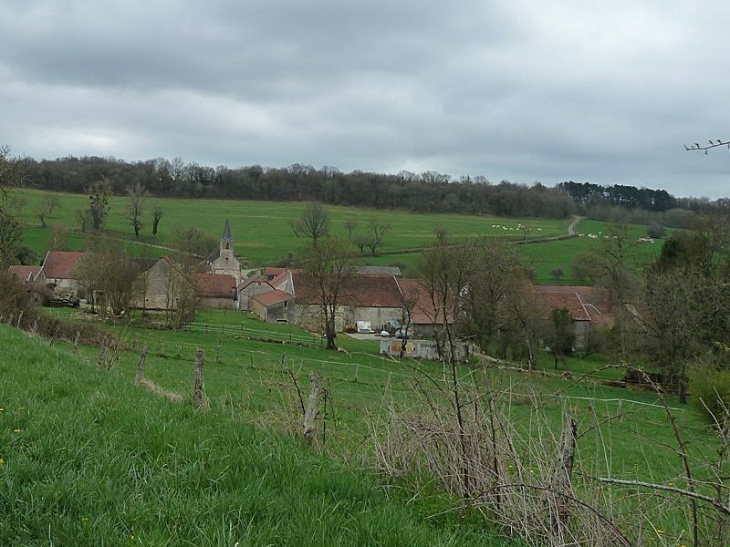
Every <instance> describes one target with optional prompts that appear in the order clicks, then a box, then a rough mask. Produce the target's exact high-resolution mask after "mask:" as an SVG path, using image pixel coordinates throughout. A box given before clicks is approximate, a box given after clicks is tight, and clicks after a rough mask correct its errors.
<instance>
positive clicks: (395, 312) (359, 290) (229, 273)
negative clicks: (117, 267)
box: [9, 219, 613, 359]
mask: <svg viewBox="0 0 730 547" xmlns="http://www.w3.org/2000/svg"><path fill="white" fill-rule="evenodd" d="M85 256H86V257H87V258H88V256H87V253H85V252H83V251H48V252H47V253H46V255H45V258H44V259H43V262H42V265H40V266H21V265H13V266H10V267H9V271H10V272H11V273H12V274H14V275H15V276H16V277H17V278H18V280H19V281H20V282H22V283H23V285H24V287H25V289H26V290H27V291H28V292H29V293H30V295H31V300H32V302H34V303H35V304H38V305H68V306H73V307H77V306H82V307H83V308H84V309H91V310H92V311H94V312H96V311H98V310H101V311H104V312H105V311H106V310H107V308H108V302H106V297H107V296H108V295H105V294H104V291H103V290H100V289H98V288H96V287H94V286H91V285H90V284H89V282H88V280H85V279H84V277H85V276H84V267H83V262H84V257H85ZM137 262H138V263H140V264H141V265H140V264H138V268H137V270H135V271H136V274H135V275H136V278H135V280H134V282H133V283H132V284H131V286H132V287H133V290H132V291H131V292H130V293H129V294H128V296H127V298H128V301H127V302H125V303H124V305H123V306H121V307H119V306H117V311H120V312H121V313H124V314H128V313H134V312H141V313H142V315H143V316H148V317H150V318H155V317H161V318H163V319H164V320H165V322H166V325H167V326H168V327H177V328H180V327H182V326H183V325H184V324H185V323H186V322H189V321H191V320H192V318H193V317H194V312H195V310H196V309H220V310H237V311H240V312H245V313H249V314H251V315H252V316H255V317H258V318H259V319H260V320H261V321H264V322H268V323H290V324H294V325H298V326H300V327H302V328H304V329H306V330H309V331H311V332H315V333H317V332H319V333H324V332H325V330H324V329H325V327H324V318H323V312H322V301H321V297H320V295H319V292H318V288H317V287H316V286H315V284H313V281H312V280H311V279H310V278H309V277H308V276H307V275H305V272H303V271H302V270H300V269H292V268H286V267H265V268H262V269H254V270H248V271H244V270H243V269H242V266H241V261H240V260H239V258H237V256H236V253H235V241H234V237H233V232H232V229H231V224H230V221H229V220H228V219H226V221H225V225H224V229H223V234H222V236H221V238H220V241H219V245H218V247H217V248H216V249H215V250H214V251H213V252H212V253H211V254H210V255H209V256H208V257H207V258H206V260H205V261H195V262H194V263H193V264H192V267H191V264H190V262H189V261H188V263H187V264H184V263H180V262H176V261H175V260H174V259H173V258H171V257H169V256H163V257H161V258H159V259H157V260H147V261H139V260H138V261H137ZM99 286H101V284H99ZM531 288H532V290H533V291H534V295H535V297H536V300H537V301H538V302H539V303H540V306H541V309H542V312H541V313H542V315H543V319H544V320H545V321H547V320H548V318H549V316H550V313H551V312H552V311H553V310H565V311H567V312H568V313H569V315H570V317H571V318H572V325H573V330H574V332H573V342H572V343H573V345H574V348H575V349H583V348H584V347H585V345H586V340H587V337H588V334H589V333H590V332H591V330H592V329H596V328H601V327H608V326H610V325H611V324H612V322H613V314H612V306H611V304H610V299H609V298H608V297H607V295H606V293H605V291H602V290H601V289H598V288H594V287H587V286H565V285H532V286H531ZM336 308H337V309H336V310H335V330H336V331H337V332H340V333H343V332H347V333H357V334H359V335H370V336H371V337H376V338H380V339H381V353H388V354H390V355H395V356H400V357H404V356H407V357H424V358H431V359H438V358H439V357H440V356H439V350H438V347H437V344H436V340H439V339H440V337H441V336H442V334H443V330H444V327H445V322H447V321H451V320H453V318H451V317H447V316H448V314H447V313H445V312H444V311H443V310H442V309H439V308H440V306H439V303H438V302H436V301H434V299H433V298H432V297H431V294H429V291H428V290H427V288H426V287H425V286H424V284H423V282H422V280H420V279H416V278H407V277H402V275H401V271H400V269H399V268H398V267H395V266H358V267H354V268H353V271H352V272H351V274H350V275H349V276H347V279H346V280H345V282H344V284H343V287H341V288H340V289H339V295H338V299H337V302H336ZM461 354H462V355H464V356H465V355H468V350H467V349H464V350H463V351H461Z"/></svg>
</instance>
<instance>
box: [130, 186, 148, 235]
mask: <svg viewBox="0 0 730 547" xmlns="http://www.w3.org/2000/svg"><path fill="white" fill-rule="evenodd" d="M127 195H128V196H129V204H128V205H127V214H125V215H124V218H126V219H127V220H128V221H129V222H130V224H131V225H132V228H133V229H134V237H136V238H137V239H139V231H140V230H141V229H142V213H143V211H144V203H145V200H146V199H147V196H148V195H149V192H148V191H147V188H145V187H144V186H143V185H142V184H140V183H139V182H135V183H134V185H133V186H130V187H128V188H127Z"/></svg>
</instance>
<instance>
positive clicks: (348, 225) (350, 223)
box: [345, 218, 357, 239]
mask: <svg viewBox="0 0 730 547" xmlns="http://www.w3.org/2000/svg"><path fill="white" fill-rule="evenodd" d="M356 229H357V220H355V219H352V218H348V219H347V220H346V221H345V230H347V239H352V234H353V233H354V232H355V230H356Z"/></svg>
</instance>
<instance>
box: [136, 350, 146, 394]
mask: <svg viewBox="0 0 730 547" xmlns="http://www.w3.org/2000/svg"><path fill="white" fill-rule="evenodd" d="M146 358H147V344H146V343H145V345H144V346H142V355H140V356H139V362H138V363H137V374H136V375H135V376H134V383H135V384H136V385H139V384H140V383H141V382H142V379H143V378H144V361H145V359H146Z"/></svg>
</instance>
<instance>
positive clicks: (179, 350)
mask: <svg viewBox="0 0 730 547" xmlns="http://www.w3.org/2000/svg"><path fill="white" fill-rule="evenodd" d="M182 348H183V345H182V344H180V347H179V348H177V354H176V355H175V357H180V354H181V353H182Z"/></svg>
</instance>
